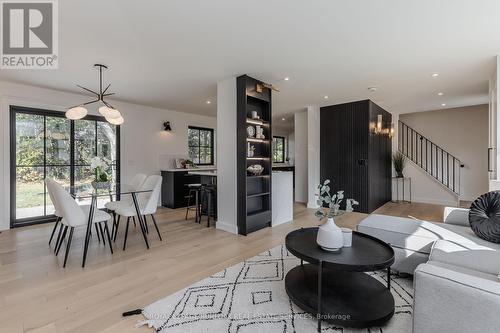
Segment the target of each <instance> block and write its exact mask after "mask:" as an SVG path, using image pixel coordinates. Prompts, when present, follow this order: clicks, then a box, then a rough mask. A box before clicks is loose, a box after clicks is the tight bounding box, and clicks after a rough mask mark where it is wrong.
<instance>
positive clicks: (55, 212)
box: [45, 179, 63, 245]
mask: <svg viewBox="0 0 500 333" xmlns="http://www.w3.org/2000/svg"><path fill="white" fill-rule="evenodd" d="M51 181H53V180H52V179H45V185H46V187H47V192H49V198H50V201H51V202H52V204H53V205H54V215H55V216H56V223H55V224H54V228H53V229H52V233H51V234H50V238H49V245H50V243H52V238H54V234H55V232H56V230H57V226H58V225H60V224H59V223H60V222H61V219H62V214H61V212H60V211H59V210H58V209H57V204H56V200H55V198H54V194H53V193H52V190H51V188H50V187H49V184H48V182H51ZM62 228H63V226H62V224H61V225H60V227H59V234H58V236H59V237H60V236H61V231H62ZM59 237H58V238H59ZM56 243H57V242H56Z"/></svg>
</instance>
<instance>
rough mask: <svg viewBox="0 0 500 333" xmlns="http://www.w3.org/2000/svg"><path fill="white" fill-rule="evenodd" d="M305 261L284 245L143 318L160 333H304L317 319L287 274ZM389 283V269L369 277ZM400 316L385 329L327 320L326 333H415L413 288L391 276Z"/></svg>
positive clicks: (158, 305) (164, 301) (314, 328)
mask: <svg viewBox="0 0 500 333" xmlns="http://www.w3.org/2000/svg"><path fill="white" fill-rule="evenodd" d="M299 264H300V260H299V259H297V258H296V257H294V256H293V255H291V254H290V253H288V251H287V250H286V247H285V246H284V245H280V246H277V247H275V248H273V249H271V250H269V251H266V252H264V253H262V254H260V255H258V256H256V257H253V258H251V259H248V260H246V261H244V262H240V263H239V264H236V265H234V266H232V267H229V268H227V269H225V270H223V271H221V272H219V273H217V274H214V275H212V276H210V277H208V278H206V279H204V280H202V281H199V282H197V283H195V284H193V285H191V286H190V287H188V288H186V289H183V290H181V291H179V292H177V293H175V294H173V295H170V296H168V297H166V298H163V299H161V300H159V301H157V302H155V303H153V304H151V305H149V306H147V307H146V308H145V309H144V311H143V314H144V316H145V317H146V318H147V319H148V320H147V321H146V322H143V324H149V325H150V326H152V327H153V328H155V329H156V330H157V331H158V332H162V333H166V332H169V333H170V332H183V333H186V332H193V333H194V332H196V333H198V332H217V333H222V332H227V333H236V332H237V333H257V332H265V333H274V332H279V333H289V332H290V333H291V332H296V333H302V332H316V331H317V321H316V319H315V318H312V317H311V316H310V315H308V314H306V313H305V312H304V311H302V310H301V309H300V308H298V307H297V306H295V305H294V304H293V303H292V302H291V301H290V299H289V298H288V295H287V294H286V291H285V281H284V279H285V275H286V273H287V272H288V271H289V270H290V269H292V268H293V267H295V266H297V265H299ZM368 274H370V275H373V276H374V277H375V278H376V279H379V280H380V281H383V283H384V284H385V283H386V282H385V281H386V273H385V271H377V272H372V273H368ZM391 291H392V294H393V296H394V301H395V305H396V308H395V313H394V316H393V317H392V318H391V320H389V322H387V324H386V325H385V326H383V327H374V328H369V329H352V328H343V327H335V326H333V325H331V324H329V323H327V322H325V321H323V327H322V331H323V332H345V333H348V332H366V333H373V332H386V333H389V332H398V333H401V332H411V316H412V312H413V311H412V304H413V285H412V281H411V280H410V279H403V278H399V277H396V276H392V277H391Z"/></svg>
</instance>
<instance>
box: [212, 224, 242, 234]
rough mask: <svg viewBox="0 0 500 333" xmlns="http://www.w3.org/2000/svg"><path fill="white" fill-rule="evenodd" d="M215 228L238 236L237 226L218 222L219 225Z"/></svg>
mask: <svg viewBox="0 0 500 333" xmlns="http://www.w3.org/2000/svg"><path fill="white" fill-rule="evenodd" d="M215 228H216V229H219V230H222V231H226V232H229V233H232V234H235V235H237V234H238V226H236V225H234V224H232V223H226V222H222V221H217V223H216V224H215Z"/></svg>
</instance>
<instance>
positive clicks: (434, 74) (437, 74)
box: [431, 73, 439, 77]
mask: <svg viewBox="0 0 500 333" xmlns="http://www.w3.org/2000/svg"><path fill="white" fill-rule="evenodd" d="M431 76H432V77H438V76H439V73H432V75H431Z"/></svg>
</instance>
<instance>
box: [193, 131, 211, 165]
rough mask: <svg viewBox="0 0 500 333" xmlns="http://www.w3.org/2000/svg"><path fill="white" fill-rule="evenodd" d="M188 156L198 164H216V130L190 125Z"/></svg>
mask: <svg viewBox="0 0 500 333" xmlns="http://www.w3.org/2000/svg"><path fill="white" fill-rule="evenodd" d="M188 156H189V159H190V160H191V161H192V162H193V163H194V164H197V165H212V164H214V130H213V129H211V128H203V127H193V126H189V127H188Z"/></svg>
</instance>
